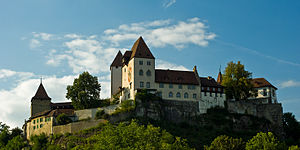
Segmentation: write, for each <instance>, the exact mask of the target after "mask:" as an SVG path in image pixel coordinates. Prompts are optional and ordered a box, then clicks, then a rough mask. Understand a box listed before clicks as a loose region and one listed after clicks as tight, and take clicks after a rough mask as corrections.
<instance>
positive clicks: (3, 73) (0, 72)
mask: <svg viewBox="0 0 300 150" xmlns="http://www.w3.org/2000/svg"><path fill="white" fill-rule="evenodd" d="M13 76H18V78H19V79H20V80H22V79H26V78H30V77H32V76H34V74H33V73H31V72H17V71H13V70H9V69H0V79H3V78H9V77H13Z"/></svg>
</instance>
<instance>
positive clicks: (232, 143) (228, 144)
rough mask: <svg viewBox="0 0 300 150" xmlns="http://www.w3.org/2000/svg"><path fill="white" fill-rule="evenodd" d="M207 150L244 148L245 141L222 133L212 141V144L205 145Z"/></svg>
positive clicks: (240, 149) (237, 149) (236, 149)
mask: <svg viewBox="0 0 300 150" xmlns="http://www.w3.org/2000/svg"><path fill="white" fill-rule="evenodd" d="M204 149H205V150H243V149H245V143H244V142H243V140H242V139H241V138H239V139H234V138H232V137H229V136H226V135H220V136H218V137H217V138H215V139H214V141H212V142H211V144H210V146H209V147H208V146H204Z"/></svg>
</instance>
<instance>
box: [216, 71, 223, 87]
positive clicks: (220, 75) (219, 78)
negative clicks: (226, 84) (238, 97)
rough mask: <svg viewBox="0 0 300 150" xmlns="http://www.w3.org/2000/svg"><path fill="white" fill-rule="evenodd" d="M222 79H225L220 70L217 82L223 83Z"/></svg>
mask: <svg viewBox="0 0 300 150" xmlns="http://www.w3.org/2000/svg"><path fill="white" fill-rule="evenodd" d="M222 80H223V77H222V73H221V72H219V74H218V79H217V82H218V83H219V84H222Z"/></svg>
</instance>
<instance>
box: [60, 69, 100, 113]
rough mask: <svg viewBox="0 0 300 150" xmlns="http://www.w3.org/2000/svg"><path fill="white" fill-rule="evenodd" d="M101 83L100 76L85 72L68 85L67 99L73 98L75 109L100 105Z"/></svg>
mask: <svg viewBox="0 0 300 150" xmlns="http://www.w3.org/2000/svg"><path fill="white" fill-rule="evenodd" d="M100 90H101V85H100V84H99V83H98V78H97V77H95V76H92V75H90V74H89V73H88V72H83V73H82V74H80V75H79V78H75V80H74V82H73V85H69V86H68V87H67V95H66V98H67V99H71V101H72V105H73V106H74V108H75V109H88V108H95V107H98V106H99V105H100Z"/></svg>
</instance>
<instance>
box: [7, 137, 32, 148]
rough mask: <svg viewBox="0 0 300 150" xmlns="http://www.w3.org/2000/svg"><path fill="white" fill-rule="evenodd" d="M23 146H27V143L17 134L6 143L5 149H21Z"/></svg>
mask: <svg viewBox="0 0 300 150" xmlns="http://www.w3.org/2000/svg"><path fill="white" fill-rule="evenodd" d="M25 146H27V143H26V142H25V141H24V139H23V138H22V137H21V136H20V135H17V136H15V137H14V138H13V139H11V140H10V141H9V142H8V143H7V145H6V147H5V149H8V150H21V149H22V148H24V147H25Z"/></svg>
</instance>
